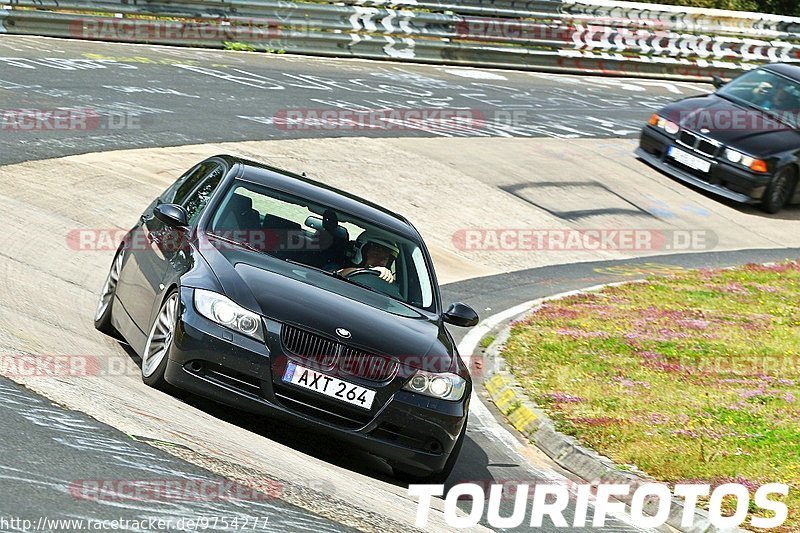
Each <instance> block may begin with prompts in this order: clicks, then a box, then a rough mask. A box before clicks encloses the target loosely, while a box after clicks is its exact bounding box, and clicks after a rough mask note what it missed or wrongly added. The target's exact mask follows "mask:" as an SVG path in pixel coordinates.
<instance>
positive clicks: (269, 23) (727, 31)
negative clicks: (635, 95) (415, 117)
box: [0, 0, 800, 80]
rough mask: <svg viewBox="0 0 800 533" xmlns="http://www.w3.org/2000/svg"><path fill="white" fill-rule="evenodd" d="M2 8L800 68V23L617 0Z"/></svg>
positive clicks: (575, 64) (211, 30)
mask: <svg viewBox="0 0 800 533" xmlns="http://www.w3.org/2000/svg"><path fill="white" fill-rule="evenodd" d="M4 3H5V4H8V5H5V6H3V5H2V4H4ZM2 7H5V9H0V33H9V34H18V35H45V36H51V37H66V38H78V39H92V40H104V41H127V42H147V43H152V44H170V45H182V46H202V47H213V48H223V47H226V46H227V47H238V48H250V49H254V50H260V51H273V52H274V51H277V52H289V53H299V54H313V55H325V56H340V57H341V56H352V57H364V58H379V59H397V60H406V61H419V62H427V63H440V64H455V65H471V66H484V67H508V68H517V69H530V70H541V71H552V72H569V73H592V74H603V75H624V76H634V77H660V78H667V79H694V80H697V79H706V80H707V79H708V78H709V77H710V76H712V75H719V76H723V77H730V76H731V75H734V74H735V73H737V72H739V71H742V70H747V69H750V68H754V67H755V66H758V65H759V64H762V63H766V62H776V61H784V62H800V18H791V17H780V16H776V15H767V14H758V13H742V12H733V11H721V10H706V9H691V8H680V7H675V6H664V5H656V4H638V3H628V2H611V1H607V0H585V1H582V0H531V1H527V2H526V1H516V0H494V1H490V0H465V1H462V2H453V1H445V0H343V1H339V2H327V1H306V2H289V1H284V0H201V1H197V2H191V1H186V0H184V1H180V0H179V1H176V2H172V1H170V0H153V1H150V0H93V1H91V0H90V1H77V0H5V2H4V1H3V0H0V8H2ZM231 43H235V44H231Z"/></svg>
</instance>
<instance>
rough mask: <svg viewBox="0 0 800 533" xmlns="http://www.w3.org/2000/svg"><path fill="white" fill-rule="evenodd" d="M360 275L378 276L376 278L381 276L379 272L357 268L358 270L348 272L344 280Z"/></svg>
mask: <svg viewBox="0 0 800 533" xmlns="http://www.w3.org/2000/svg"><path fill="white" fill-rule="evenodd" d="M362 274H367V275H370V276H378V277H380V275H381V273H380V272H378V271H377V270H372V269H371V268H358V269H356V270H353V271H352V272H350V273H349V274H348V275H346V276H345V278H347V279H350V278H352V277H353V276H360V275H362ZM387 283H388V282H387Z"/></svg>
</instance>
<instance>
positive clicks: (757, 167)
mask: <svg viewBox="0 0 800 533" xmlns="http://www.w3.org/2000/svg"><path fill="white" fill-rule="evenodd" d="M725 155H726V156H727V155H728V154H727V150H726V151H725ZM741 156H742V158H741V159H740V160H739V163H740V164H742V165H744V166H746V167H747V168H749V169H750V170H753V171H754V172H761V173H764V172H767V171H768V168H767V162H766V161H764V160H762V159H756V158H754V157H750V156H749V155H744V154H741ZM731 161H733V160H732V159H731ZM735 162H736V161H734V163H735Z"/></svg>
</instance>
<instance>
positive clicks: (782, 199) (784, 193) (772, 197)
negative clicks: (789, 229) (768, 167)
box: [761, 167, 795, 214]
mask: <svg viewBox="0 0 800 533" xmlns="http://www.w3.org/2000/svg"><path fill="white" fill-rule="evenodd" d="M794 185H795V173H794V171H793V170H792V169H791V168H790V167H783V168H782V169H780V170H779V171H778V173H777V174H775V177H774V178H772V181H771V182H770V184H769V185H768V186H767V190H766V191H764V197H763V198H762V199H761V208H762V209H763V210H764V211H766V212H767V213H772V214H774V213H777V212H778V211H780V210H781V209H783V206H785V205H786V203H787V202H788V201H789V196H790V195H791V194H792V191H793V190H794Z"/></svg>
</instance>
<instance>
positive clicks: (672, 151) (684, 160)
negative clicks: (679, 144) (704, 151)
mask: <svg viewBox="0 0 800 533" xmlns="http://www.w3.org/2000/svg"><path fill="white" fill-rule="evenodd" d="M667 155H668V156H670V157H671V158H672V159H674V160H675V161H677V162H678V163H680V164H682V165H686V166H687V167H689V168H693V169H695V170H699V171H700V172H708V171H709V170H711V163H709V162H708V161H706V160H705V159H701V158H699V157H697V156H694V155H692V154H690V153H688V152H684V151H683V150H681V149H680V148H676V147H675V146H670V147H669V150H668V151H667Z"/></svg>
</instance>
